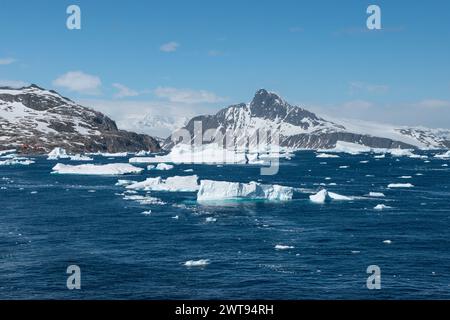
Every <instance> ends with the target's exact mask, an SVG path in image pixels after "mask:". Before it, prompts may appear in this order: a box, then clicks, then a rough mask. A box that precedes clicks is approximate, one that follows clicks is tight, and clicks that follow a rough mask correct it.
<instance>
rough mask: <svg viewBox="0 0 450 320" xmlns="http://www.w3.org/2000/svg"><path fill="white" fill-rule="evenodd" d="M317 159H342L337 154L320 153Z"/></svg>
mask: <svg viewBox="0 0 450 320" xmlns="http://www.w3.org/2000/svg"><path fill="white" fill-rule="evenodd" d="M316 158H340V157H339V156H338V155H337V154H329V153H319V154H318V155H316Z"/></svg>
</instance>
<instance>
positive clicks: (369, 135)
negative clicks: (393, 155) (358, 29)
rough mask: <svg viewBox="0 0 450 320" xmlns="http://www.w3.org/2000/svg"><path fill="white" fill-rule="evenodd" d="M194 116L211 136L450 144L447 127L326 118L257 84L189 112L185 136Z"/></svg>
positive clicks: (312, 142) (308, 144)
mask: <svg viewBox="0 0 450 320" xmlns="http://www.w3.org/2000/svg"><path fill="white" fill-rule="evenodd" d="M197 121H200V122H201V123H202V131H203V133H205V131H206V130H209V129H211V130H213V131H214V130H215V132H216V134H217V135H216V136H219V135H220V134H222V135H223V134H225V133H226V134H227V135H231V136H233V137H235V138H236V139H237V138H239V137H241V136H247V137H251V136H252V135H254V136H256V135H255V133H257V132H258V130H271V131H272V132H274V131H276V132H278V133H279V135H280V138H279V141H280V146H282V147H288V148H293V149H302V148H305V149H331V148H334V147H335V146H336V143H337V142H338V141H344V142H351V143H357V144H361V145H365V146H368V147H372V148H404V149H417V148H422V149H423V148H443V149H447V148H450V130H441V129H428V128H420V127H395V126H391V125H383V124H374V123H370V122H364V121H358V120H352V121H349V120H342V121H331V120H326V119H324V118H321V117H319V116H317V115H316V114H314V113H313V112H310V111H308V110H306V109H303V108H300V107H297V106H292V105H290V104H289V103H287V102H286V101H284V100H283V99H282V98H281V97H280V96H279V95H277V94H276V93H273V92H268V91H267V90H264V89H261V90H258V91H257V92H256V94H255V96H254V98H253V100H252V101H251V102H250V103H248V104H245V103H241V104H237V105H232V106H229V107H227V108H224V109H222V110H220V111H219V112H217V113H216V114H215V115H203V116H198V117H194V118H192V119H191V120H190V121H189V122H188V123H187V125H186V126H185V127H184V129H187V130H188V131H189V133H190V135H191V137H194V123H195V122H197ZM172 136H174V134H172V135H171V136H170V137H169V138H167V139H166V141H165V142H164V144H163V147H164V148H165V149H170V148H171V147H172V146H173V142H172ZM238 144H239V143H238Z"/></svg>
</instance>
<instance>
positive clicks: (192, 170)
mask: <svg viewBox="0 0 450 320" xmlns="http://www.w3.org/2000/svg"><path fill="white" fill-rule="evenodd" d="M183 171H184V172H194V169H186V170H183Z"/></svg>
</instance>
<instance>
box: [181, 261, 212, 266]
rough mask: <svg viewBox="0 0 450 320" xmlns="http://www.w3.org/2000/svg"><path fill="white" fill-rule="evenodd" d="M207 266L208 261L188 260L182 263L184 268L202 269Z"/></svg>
mask: <svg viewBox="0 0 450 320" xmlns="http://www.w3.org/2000/svg"><path fill="white" fill-rule="evenodd" d="M208 264H209V260H208V259H200V260H189V261H186V262H185V263H184V265H185V266H186V267H204V266H207V265H208Z"/></svg>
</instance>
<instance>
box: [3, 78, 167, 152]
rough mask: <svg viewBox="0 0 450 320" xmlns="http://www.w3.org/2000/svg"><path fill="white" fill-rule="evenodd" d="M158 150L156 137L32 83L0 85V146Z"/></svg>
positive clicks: (30, 149) (28, 149) (39, 149)
mask: <svg viewBox="0 0 450 320" xmlns="http://www.w3.org/2000/svg"><path fill="white" fill-rule="evenodd" d="M54 147H62V148H64V149H66V150H67V151H68V152H71V153H83V152H98V151H100V152H121V151H130V152H132V151H140V150H147V151H159V150H160V146H159V143H158V141H157V140H156V139H154V138H153V137H151V136H148V135H144V134H137V133H133V132H128V131H124V130H119V129H118V128H117V126H116V123H115V122H114V121H113V120H111V119H110V118H108V117H107V116H105V115H104V114H102V113H100V112H97V111H95V110H92V109H90V108H86V107H83V106H80V105H78V104H76V103H75V102H73V101H72V100H70V99H68V98H65V97H62V96H61V95H59V94H58V93H57V92H55V91H52V90H45V89H43V88H40V87H38V86H36V85H31V86H29V87H24V88H20V89H13V88H7V87H2V88H0V149H8V148H14V149H18V150H19V151H21V152H23V153H27V152H28V153H46V152H48V151H50V150H52V149H53V148H54Z"/></svg>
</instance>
